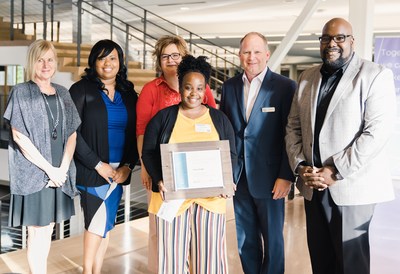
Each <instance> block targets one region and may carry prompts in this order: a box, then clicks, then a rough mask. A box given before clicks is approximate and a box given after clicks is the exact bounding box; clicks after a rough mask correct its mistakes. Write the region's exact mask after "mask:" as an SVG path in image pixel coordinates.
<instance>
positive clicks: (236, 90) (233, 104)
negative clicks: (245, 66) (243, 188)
mask: <svg viewBox="0 0 400 274" xmlns="http://www.w3.org/2000/svg"><path fill="white" fill-rule="evenodd" d="M242 75H243V74H240V75H237V76H235V77H233V78H231V79H229V80H228V81H226V82H225V83H224V85H223V87H222V97H221V103H220V109H221V110H222V111H223V112H224V113H225V114H226V115H227V116H228V118H229V120H230V121H231V123H232V126H233V129H234V131H235V136H236V139H235V143H236V152H237V155H238V165H237V169H236V170H235V181H236V182H238V180H239V178H240V176H241V173H242V172H243V170H245V171H246V177H247V183H248V187H249V191H250V194H251V195H252V196H253V197H254V198H259V199H264V198H271V197H272V193H271V191H272V189H273V187H274V184H275V180H276V179H277V178H282V179H286V180H289V181H294V176H293V173H292V171H291V169H290V167H289V163H288V158H287V154H286V150H285V141H284V138H285V127H286V123H287V116H288V114H289V110H290V105H291V102H292V98H293V95H294V92H295V89H296V83H295V82H294V81H292V80H290V79H288V78H286V77H284V76H281V75H279V74H276V73H274V72H272V71H270V70H269V69H268V71H267V73H266V75H265V77H264V81H263V83H262V85H261V88H260V91H259V94H258V96H257V99H256V101H255V103H254V107H253V109H252V112H251V114H250V117H249V121H248V122H247V121H246V114H245V106H244V103H243V80H242Z"/></svg>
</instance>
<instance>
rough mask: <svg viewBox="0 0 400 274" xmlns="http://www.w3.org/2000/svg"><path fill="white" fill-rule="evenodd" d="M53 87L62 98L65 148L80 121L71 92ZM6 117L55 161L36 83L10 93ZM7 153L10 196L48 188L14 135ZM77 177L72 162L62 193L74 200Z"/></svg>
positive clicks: (20, 85) (45, 115)
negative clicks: (52, 156)
mask: <svg viewBox="0 0 400 274" xmlns="http://www.w3.org/2000/svg"><path fill="white" fill-rule="evenodd" d="M52 86H53V87H54V88H55V90H56V91H57V94H58V95H59V98H60V99H61V100H60V101H61V110H62V115H63V119H62V121H63V124H62V129H63V132H62V140H63V145H64V149H65V145H66V142H67V139H68V137H69V136H70V135H71V134H73V133H74V132H75V131H76V129H77V128H78V126H79V125H80V122H81V121H80V118H79V115H78V112H77V110H76V108H75V104H74V102H73V101H72V99H71V96H70V94H69V92H68V90H67V89H66V88H64V87H63V86H60V85H57V84H53V83H52ZM4 118H5V119H6V120H7V121H8V123H9V124H10V126H11V127H13V128H15V129H16V130H17V131H19V132H20V133H22V134H23V135H25V136H27V137H28V138H29V139H30V141H31V142H32V143H33V144H34V145H35V146H36V148H37V149H38V150H39V152H40V153H41V154H42V155H43V157H44V158H45V159H46V160H47V161H49V162H50V163H51V162H52V159H51V150H50V149H51V148H50V147H51V145H50V134H49V132H50V126H49V121H48V117H47V112H46V105H45V102H44V101H43V98H42V95H41V92H40V89H39V87H38V86H37V85H36V84H35V83H34V82H32V81H29V82H25V83H21V84H18V85H16V86H15V87H14V88H13V89H12V90H11V92H10V95H9V98H8V103H7V108H6V110H5V113H4ZM8 154H9V171H10V188H11V194H17V195H28V194H32V193H35V192H38V191H40V190H41V189H43V188H44V187H45V186H46V184H47V180H48V177H47V175H46V173H45V172H44V171H43V170H41V169H40V168H38V167H37V166H36V165H35V164H34V163H32V162H30V161H29V160H28V159H26V158H25V156H24V155H23V154H22V151H21V150H20V148H19V147H18V145H17V144H16V143H15V142H14V141H13V139H12V134H11V133H10V142H9V145H8ZM75 177H76V168H75V164H74V162H73V161H72V162H71V164H70V167H69V170H68V179H67V182H66V183H65V184H64V185H63V186H62V191H63V192H64V193H65V194H67V195H68V196H70V197H71V198H72V197H74V196H75V195H76V194H77V190H76V187H75Z"/></svg>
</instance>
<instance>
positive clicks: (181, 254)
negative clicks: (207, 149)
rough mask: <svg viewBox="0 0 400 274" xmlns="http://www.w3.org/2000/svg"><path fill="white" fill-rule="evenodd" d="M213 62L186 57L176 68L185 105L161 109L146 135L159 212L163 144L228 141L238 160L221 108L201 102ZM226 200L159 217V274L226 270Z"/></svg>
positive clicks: (194, 202) (145, 154)
mask: <svg viewBox="0 0 400 274" xmlns="http://www.w3.org/2000/svg"><path fill="white" fill-rule="evenodd" d="M210 74H211V66H210V64H208V63H207V62H206V58H205V57H202V56H200V57H198V58H195V57H193V56H191V55H187V56H185V57H184V58H183V59H182V62H181V63H180V64H179V67H178V78H179V92H180V95H181V99H182V100H181V103H179V104H178V105H173V106H171V107H168V108H165V109H163V110H161V111H159V112H158V113H157V114H156V115H155V116H154V118H152V120H151V121H150V122H149V124H148V125H147V128H146V132H145V135H144V143H143V151H142V160H143V163H144V165H145V167H146V169H147V171H148V173H149V174H150V176H151V178H152V181H153V182H157V184H156V183H154V184H153V185H152V190H153V196H152V197H151V203H150V206H149V212H150V213H153V214H156V213H157V212H158V210H159V208H160V206H161V204H162V198H163V192H164V191H165V188H164V185H163V178H162V170H161V155H160V144H165V143H184V142H202V141H218V140H229V143H230V148H231V157H232V163H235V162H236V152H235V144H234V132H233V129H232V125H231V124H230V122H229V120H228V119H227V117H226V116H225V114H223V113H222V112H221V111H219V110H217V109H214V108H211V107H208V106H206V105H203V104H202V102H203V98H204V95H205V90H206V85H207V82H208V80H209V79H210ZM225 213H226V199H225V197H222V195H221V196H220V197H209V198H199V199H187V200H185V202H184V203H183V204H182V206H181V208H180V209H179V211H178V213H177V216H176V217H175V218H174V220H173V221H172V222H168V221H166V220H163V219H161V218H158V217H156V222H157V237H158V263H159V269H158V273H163V274H168V273H171V274H172V273H173V274H180V273H182V274H183V273H204V274H206V273H207V274H208V273H228V264H227V256H226V219H225Z"/></svg>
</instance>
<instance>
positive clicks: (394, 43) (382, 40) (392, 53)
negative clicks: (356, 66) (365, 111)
mask: <svg viewBox="0 0 400 274" xmlns="http://www.w3.org/2000/svg"><path fill="white" fill-rule="evenodd" d="M374 61H375V63H378V64H381V65H384V66H385V67H387V68H389V69H391V70H392V71H393V75H394V84H395V87H396V94H397V96H400V37H376V38H375V58H374Z"/></svg>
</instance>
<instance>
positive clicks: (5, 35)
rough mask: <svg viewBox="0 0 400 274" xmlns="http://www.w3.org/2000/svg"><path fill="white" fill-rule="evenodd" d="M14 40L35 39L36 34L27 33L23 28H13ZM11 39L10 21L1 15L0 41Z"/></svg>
mask: <svg viewBox="0 0 400 274" xmlns="http://www.w3.org/2000/svg"><path fill="white" fill-rule="evenodd" d="M13 32H14V40H31V41H33V40H35V39H36V37H35V35H26V34H24V33H23V32H22V30H21V29H15V28H13ZM8 40H10V22H4V21H3V17H0V41H8Z"/></svg>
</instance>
